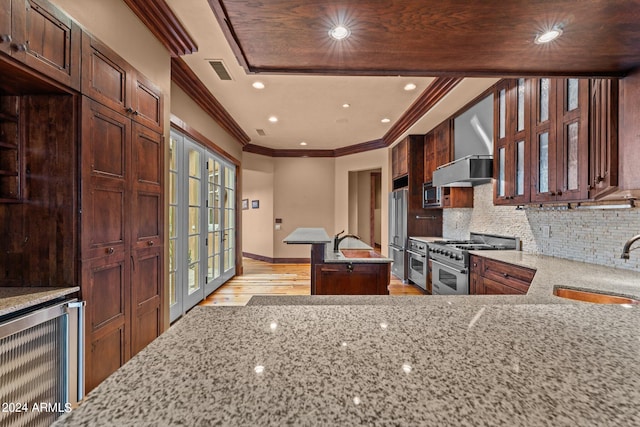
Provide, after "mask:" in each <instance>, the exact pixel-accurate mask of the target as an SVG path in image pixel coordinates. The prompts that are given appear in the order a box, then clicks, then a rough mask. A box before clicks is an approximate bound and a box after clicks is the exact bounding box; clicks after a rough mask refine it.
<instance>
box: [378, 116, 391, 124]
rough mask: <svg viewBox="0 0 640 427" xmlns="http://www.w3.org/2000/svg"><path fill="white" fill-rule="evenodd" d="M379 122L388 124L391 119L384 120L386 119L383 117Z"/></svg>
mask: <svg viewBox="0 0 640 427" xmlns="http://www.w3.org/2000/svg"><path fill="white" fill-rule="evenodd" d="M380 121H381V122H382V123H389V122H390V121H391V119H388V118H386V117H385V118H384V119H382V120H380Z"/></svg>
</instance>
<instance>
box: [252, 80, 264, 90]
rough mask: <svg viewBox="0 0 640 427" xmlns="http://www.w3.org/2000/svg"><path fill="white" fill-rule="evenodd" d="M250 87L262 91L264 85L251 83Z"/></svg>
mask: <svg viewBox="0 0 640 427" xmlns="http://www.w3.org/2000/svg"><path fill="white" fill-rule="evenodd" d="M251 86H253V87H254V88H256V89H264V83H262V82H253V84H252V85H251Z"/></svg>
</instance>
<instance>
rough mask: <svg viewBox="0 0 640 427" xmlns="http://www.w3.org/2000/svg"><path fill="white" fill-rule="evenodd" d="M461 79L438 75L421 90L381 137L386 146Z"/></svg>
mask: <svg viewBox="0 0 640 427" xmlns="http://www.w3.org/2000/svg"><path fill="white" fill-rule="evenodd" d="M461 81H462V77H438V78H436V79H435V80H434V81H433V82H431V84H430V85H429V86H428V87H427V88H426V89H425V90H424V92H422V94H421V95H420V96H419V97H418V99H416V100H415V101H414V102H413V104H411V106H410V107H409V108H408V109H407V111H405V112H404V114H403V115H402V116H401V117H400V119H398V121H396V122H395V123H394V124H393V126H392V127H391V128H390V129H389V130H388V131H387V133H386V134H385V135H384V136H383V137H382V140H383V141H384V142H385V144H386V145H387V146H389V145H391V144H393V143H394V142H395V141H396V140H397V139H398V138H400V136H401V135H402V134H403V133H405V132H406V131H407V130H409V128H411V126H413V125H414V124H415V123H416V122H417V121H418V120H420V119H421V118H422V116H424V115H425V114H426V113H427V112H428V111H429V110H431V109H432V108H433V107H434V106H435V105H436V104H437V103H438V102H440V100H441V99H442V98H444V97H445V96H446V95H447V94H448V93H449V92H451V90H452V89H453V88H454V87H456V85H457V84H458V83H460V82H461Z"/></svg>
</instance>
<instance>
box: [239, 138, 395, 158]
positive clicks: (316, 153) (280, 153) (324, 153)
mask: <svg viewBox="0 0 640 427" xmlns="http://www.w3.org/2000/svg"><path fill="white" fill-rule="evenodd" d="M386 147H387V144H385V143H384V141H383V140H382V139H375V140H373V141H368V142H363V143H361V144H355V145H349V146H347V147H340V148H336V149H334V150H299V149H276V148H268V147H263V146H261V145H254V144H247V145H245V146H244V147H243V148H242V151H244V152H246V153H254V154H261V155H263V156H268V157H342V156H348V155H349V154H357V153H364V152H365V151H371V150H376V149H378V148H386Z"/></svg>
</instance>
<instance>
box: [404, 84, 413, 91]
mask: <svg viewBox="0 0 640 427" xmlns="http://www.w3.org/2000/svg"><path fill="white" fill-rule="evenodd" d="M415 88H416V85H415V84H414V83H407V84H406V85H404V90H406V91H410V90H414V89H415Z"/></svg>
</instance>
